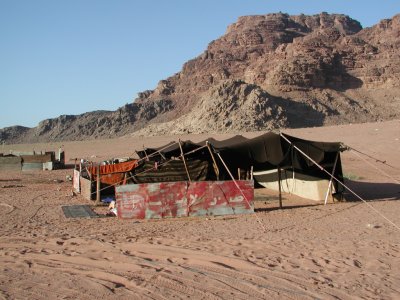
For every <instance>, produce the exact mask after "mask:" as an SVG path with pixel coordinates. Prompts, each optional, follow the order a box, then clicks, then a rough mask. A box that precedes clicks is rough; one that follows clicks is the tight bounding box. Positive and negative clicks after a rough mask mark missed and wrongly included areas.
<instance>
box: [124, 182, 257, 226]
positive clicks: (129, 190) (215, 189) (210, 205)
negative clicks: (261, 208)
mask: <svg viewBox="0 0 400 300" xmlns="http://www.w3.org/2000/svg"><path fill="white" fill-rule="evenodd" d="M236 184H237V185H238V186H239V187H240V189H239V188H238V186H236ZM236 184H235V182H233V181H200V182H186V181H181V182H162V183H143V184H130V185H123V186H117V187H116V202H117V203H116V205H117V212H118V217H119V218H122V219H161V218H172V217H186V216H205V215H227V214H245V213H253V212H254V206H253V200H254V185H253V181H244V180H242V181H240V180H239V181H236Z"/></svg>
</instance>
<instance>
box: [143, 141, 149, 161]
mask: <svg viewBox="0 0 400 300" xmlns="http://www.w3.org/2000/svg"><path fill="white" fill-rule="evenodd" d="M143 152H144V155H146V160H147V161H149V157H148V156H147V152H146V148H144V145H143Z"/></svg>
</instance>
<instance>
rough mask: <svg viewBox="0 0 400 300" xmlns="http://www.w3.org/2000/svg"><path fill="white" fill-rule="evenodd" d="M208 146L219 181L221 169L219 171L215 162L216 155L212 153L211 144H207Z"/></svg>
mask: <svg viewBox="0 0 400 300" xmlns="http://www.w3.org/2000/svg"><path fill="white" fill-rule="evenodd" d="M206 145H207V148H208V151H209V152H210V155H211V159H212V161H213V165H214V171H215V175H217V180H219V169H218V165H217V162H216V161H215V157H214V154H213V153H212V151H211V147H210V143H209V142H208V141H207V142H206Z"/></svg>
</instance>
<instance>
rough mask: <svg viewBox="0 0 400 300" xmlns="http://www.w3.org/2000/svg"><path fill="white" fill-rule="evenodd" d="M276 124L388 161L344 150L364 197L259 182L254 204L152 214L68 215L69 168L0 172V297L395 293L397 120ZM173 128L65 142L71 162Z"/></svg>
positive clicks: (398, 293) (399, 232)
mask: <svg viewBox="0 0 400 300" xmlns="http://www.w3.org/2000/svg"><path fill="white" fill-rule="evenodd" d="M286 132H287V133H289V134H293V135H295V136H299V137H303V138H307V139H314V140H323V141H332V140H334V141H342V142H344V143H345V144H346V145H349V146H351V147H353V148H355V149H358V150H361V151H363V152H365V153H367V154H369V155H371V156H374V157H376V158H379V159H381V160H384V161H386V163H387V164H390V165H391V166H393V167H389V166H384V165H383V164H380V163H377V162H376V161H375V160H373V159H367V160H366V161H365V160H364V157H365V156H361V157H362V158H361V157H360V156H357V154H356V153H355V152H353V151H347V152H345V153H343V156H342V158H343V166H344V172H345V174H346V175H347V176H348V177H350V178H352V179H353V180H351V181H347V183H348V184H349V186H350V187H351V188H353V189H354V191H356V192H357V193H358V194H359V195H360V196H361V197H363V198H364V199H366V200H368V202H367V203H368V204H366V203H364V202H361V201H357V202H350V201H349V202H340V203H337V202H335V203H329V204H328V205H326V206H324V205H323V203H318V202H310V201H307V200H304V199H299V198H294V197H291V196H289V195H284V201H283V204H284V206H285V208H284V209H277V205H278V204H277V198H278V197H277V195H276V194H273V193H270V192H266V191H265V190H264V191H263V190H259V191H257V199H258V200H259V201H257V203H256V206H257V207H258V210H257V212H256V213H255V214H253V215H246V216H225V217H213V218H209V217H208V218H206V217H204V218H182V219H170V220H158V221H135V220H119V219H117V218H112V217H102V218H96V219H67V218H65V216H64V214H63V212H62V210H61V206H62V205H70V204H91V203H90V202H89V201H88V200H84V199H83V198H82V197H81V196H80V195H77V196H73V195H72V193H71V191H72V186H71V182H69V181H67V180H66V175H69V174H72V170H59V171H37V172H24V173H0V191H1V193H0V220H1V227H0V270H1V271H0V299H2V298H4V299H97V298H103V299H114V298H115V299H172V298H177V299H182V298H183V299H186V298H191V299H400V272H399V269H400V228H399V227H398V226H400V217H399V216H400V206H399V204H400V203H399V202H398V200H399V199H400V184H399V181H400V158H399V152H400V151H399V150H400V121H391V122H382V123H371V124H362V125H348V126H335V127H325V128H307V129H297V130H288V131H286ZM255 134H256V133H250V134H247V136H254V135H255ZM204 137H205V136H190V137H189V138H191V139H193V140H197V141H198V140H202V139H204ZM215 137H216V138H223V137H227V135H225V136H222V135H221V136H215ZM178 138H179V137H178ZM180 138H182V139H186V138H188V137H183V136H181V137H180ZM173 139H175V137H168V136H164V137H158V138H138V137H125V138H120V139H116V140H105V141H100V140H96V141H88V142H65V143H63V145H64V148H65V150H66V154H67V160H68V161H70V162H73V161H74V158H75V157H79V158H80V157H87V158H92V159H93V160H100V159H108V158H112V157H123V156H131V155H132V154H133V153H134V150H135V149H139V150H140V149H141V148H142V146H143V145H145V146H159V145H162V144H164V143H166V142H168V141H170V140H173ZM60 145H61V144H60V143H53V144H47V145H11V146H2V148H3V149H2V151H0V152H8V150H9V149H14V150H22V149H23V150H32V149H35V150H55V149H57V148H58V146H60ZM347 197H348V199H351V197H350V195H347ZM353 198H354V197H353ZM371 207H373V208H374V209H376V210H378V211H379V213H380V214H382V215H383V216H385V217H386V218H388V219H389V220H391V221H393V222H394V223H395V224H397V227H396V226H394V225H392V224H390V223H389V222H388V221H387V220H385V219H384V218H383V217H382V216H381V215H379V214H378V213H376V212H375V211H374V210H373V209H372V208H371ZM95 210H96V211H97V212H98V213H99V214H104V212H105V208H101V207H100V208H95Z"/></svg>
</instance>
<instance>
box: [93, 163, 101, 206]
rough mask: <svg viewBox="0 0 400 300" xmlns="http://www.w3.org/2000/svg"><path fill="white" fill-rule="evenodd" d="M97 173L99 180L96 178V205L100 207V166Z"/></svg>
mask: <svg viewBox="0 0 400 300" xmlns="http://www.w3.org/2000/svg"><path fill="white" fill-rule="evenodd" d="M96 173H97V178H96V181H97V182H96V202H95V203H94V205H99V204H100V164H99V165H98V166H97V169H96Z"/></svg>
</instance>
